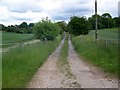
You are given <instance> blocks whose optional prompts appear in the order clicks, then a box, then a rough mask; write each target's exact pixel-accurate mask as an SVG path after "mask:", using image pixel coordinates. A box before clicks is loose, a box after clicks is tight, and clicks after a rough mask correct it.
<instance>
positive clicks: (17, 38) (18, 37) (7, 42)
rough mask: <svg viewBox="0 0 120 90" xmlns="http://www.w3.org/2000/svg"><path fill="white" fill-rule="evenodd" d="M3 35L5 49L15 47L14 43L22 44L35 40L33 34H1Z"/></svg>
mask: <svg viewBox="0 0 120 90" xmlns="http://www.w3.org/2000/svg"><path fill="white" fill-rule="evenodd" d="M0 34H1V35H2V43H0V44H3V46H2V47H3V48H4V47H8V46H11V45H14V43H20V42H24V41H28V40H31V39H33V34H17V33H11V32H0Z"/></svg>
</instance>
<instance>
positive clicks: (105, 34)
mask: <svg viewBox="0 0 120 90" xmlns="http://www.w3.org/2000/svg"><path fill="white" fill-rule="evenodd" d="M89 34H90V35H92V36H94V35H95V30H92V31H91V32H90V33H89ZM98 38H99V39H106V38H107V39H118V28H111V29H99V30H98Z"/></svg>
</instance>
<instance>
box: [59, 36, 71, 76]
mask: <svg viewBox="0 0 120 90" xmlns="http://www.w3.org/2000/svg"><path fill="white" fill-rule="evenodd" d="M57 64H58V67H59V68H60V71H61V72H62V73H64V74H65V76H66V77H67V78H72V74H71V71H70V66H69V61H68V37H66V39H65V42H64V45H63V47H62V49H61V52H60V56H59V60H58V62H57Z"/></svg>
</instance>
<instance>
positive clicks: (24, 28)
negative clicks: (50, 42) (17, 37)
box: [2, 22, 35, 34]
mask: <svg viewBox="0 0 120 90" xmlns="http://www.w3.org/2000/svg"><path fill="white" fill-rule="evenodd" d="M34 25H35V24H34V23H30V24H27V23H26V22H22V23H21V24H20V25H9V26H4V25H2V31H6V32H15V33H21V34H22V33H29V34H30V33H32V32H33V26H34Z"/></svg>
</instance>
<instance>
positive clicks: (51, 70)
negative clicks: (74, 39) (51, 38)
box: [27, 38, 118, 88]
mask: <svg viewBox="0 0 120 90" xmlns="http://www.w3.org/2000/svg"><path fill="white" fill-rule="evenodd" d="M64 40H65V38H64V39H63V40H62V42H61V44H60V45H59V47H58V48H57V49H56V50H55V52H53V53H52V55H50V56H49V57H48V59H47V60H46V62H45V63H44V64H43V66H42V67H41V68H39V69H38V71H37V73H36V74H35V75H34V76H33V78H32V80H31V81H30V82H29V83H28V85H27V88H117V87H118V82H117V80H114V79H111V80H110V79H108V78H106V77H105V76H104V75H103V74H102V73H101V72H99V71H98V70H97V69H96V68H93V67H92V66H90V65H88V64H87V63H85V62H83V61H82V60H80V59H79V57H78V56H77V54H76V52H75V50H74V49H73V46H72V44H71V41H70V39H69V52H68V61H69V69H70V70H69V74H70V75H67V76H66V75H65V73H62V72H61V71H60V68H59V67H58V64H57V62H58V60H59V55H60V51H61V48H62V46H63V44H64ZM66 72H67V71H66Z"/></svg>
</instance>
